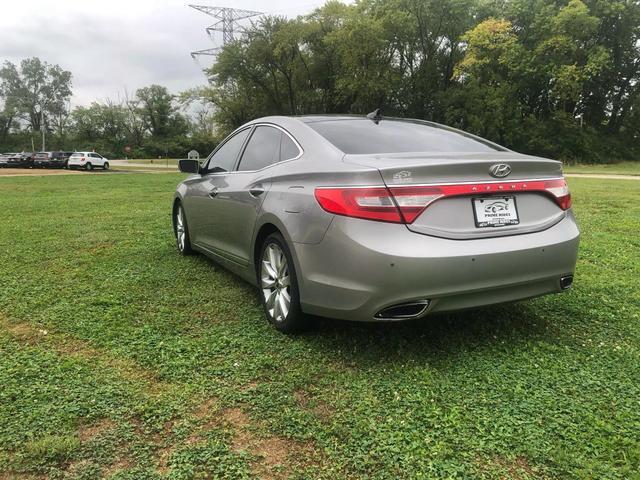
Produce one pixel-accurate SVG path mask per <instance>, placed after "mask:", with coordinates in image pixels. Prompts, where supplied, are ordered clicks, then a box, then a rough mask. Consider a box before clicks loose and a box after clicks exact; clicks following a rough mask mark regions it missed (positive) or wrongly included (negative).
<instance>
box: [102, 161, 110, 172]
mask: <svg viewBox="0 0 640 480" xmlns="http://www.w3.org/2000/svg"><path fill="white" fill-rule="evenodd" d="M102 169H103V170H109V162H104V164H102Z"/></svg>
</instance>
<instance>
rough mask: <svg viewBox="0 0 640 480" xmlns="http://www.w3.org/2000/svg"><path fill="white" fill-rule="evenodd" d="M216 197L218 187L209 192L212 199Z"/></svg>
mask: <svg viewBox="0 0 640 480" xmlns="http://www.w3.org/2000/svg"><path fill="white" fill-rule="evenodd" d="M216 195H218V187H213V188H212V189H211V190H209V197H210V198H214V197H215V196H216Z"/></svg>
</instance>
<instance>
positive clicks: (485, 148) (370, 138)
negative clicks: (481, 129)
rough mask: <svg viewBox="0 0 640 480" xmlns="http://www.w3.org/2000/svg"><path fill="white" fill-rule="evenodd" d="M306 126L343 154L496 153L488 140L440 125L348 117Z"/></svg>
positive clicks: (311, 123)
mask: <svg viewBox="0 0 640 480" xmlns="http://www.w3.org/2000/svg"><path fill="white" fill-rule="evenodd" d="M307 125H308V126H309V127H311V128H313V129H314V130H315V131H316V132H318V133H319V134H320V135H322V136H323V137H324V138H326V139H327V140H328V141H329V142H331V143H332V144H333V145H335V146H336V147H338V148H339V149H340V150H342V151H343V152H344V153H348V154H378V153H403V152H433V153H436V152H493V151H496V150H500V149H499V148H496V147H494V146H493V145H491V144H490V143H489V142H483V141H482V140H478V139H475V138H473V137H471V136H467V135H465V134H463V133H458V132H454V131H450V130H447V129H444V128H439V127H437V126H431V125H425V124H422V123H417V122H411V121H403V120H384V119H383V120H381V121H380V123H378V124H377V125H376V124H375V123H374V122H373V121H371V120H368V119H345V120H328V121H319V122H310V123H307Z"/></svg>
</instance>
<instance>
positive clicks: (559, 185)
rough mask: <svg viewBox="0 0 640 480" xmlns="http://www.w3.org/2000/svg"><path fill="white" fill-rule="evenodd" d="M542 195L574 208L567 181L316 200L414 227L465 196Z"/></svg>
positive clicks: (328, 193)
mask: <svg viewBox="0 0 640 480" xmlns="http://www.w3.org/2000/svg"><path fill="white" fill-rule="evenodd" d="M514 192H541V193H545V194H547V195H549V196H551V197H552V198H553V199H554V201H555V202H556V203H557V204H558V206H559V207H560V208H561V209H562V210H567V209H569V208H571V194H570V193H569V187H568V186H567V182H566V181H565V179H564V178H554V179H550V180H530V181H527V180H517V181H514V182H487V183H482V182H480V183H454V184H442V185H406V186H391V187H384V186H376V187H341V188H317V189H316V191H315V196H316V199H317V200H318V203H319V204H320V206H321V207H322V208H323V209H325V210H326V211H327V212H329V213H335V214H337V215H345V216H347V217H355V218H364V219H369V220H378V221H382V222H393V223H413V221H414V220H415V219H416V218H418V216H419V215H420V214H421V213H422V212H423V211H424V210H425V209H426V208H427V207H428V206H429V205H431V204H432V203H433V202H435V201H436V200H439V199H441V198H446V197H454V196H464V195H467V196H468V195H487V194H489V195H491V194H505V193H514Z"/></svg>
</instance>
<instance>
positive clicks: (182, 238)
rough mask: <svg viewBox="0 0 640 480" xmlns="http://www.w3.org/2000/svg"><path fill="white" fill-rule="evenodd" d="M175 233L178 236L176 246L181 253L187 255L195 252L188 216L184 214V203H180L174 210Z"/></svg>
mask: <svg viewBox="0 0 640 480" xmlns="http://www.w3.org/2000/svg"><path fill="white" fill-rule="evenodd" d="M173 233H174V235H175V236H176V247H178V251H179V252H180V254H182V255H184V256H187V255H191V254H192V253H193V250H192V248H191V237H189V227H188V226H187V216H186V215H185V214H184V209H183V208H182V204H181V203H178V205H177V206H176V208H175V209H174V212H173Z"/></svg>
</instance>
